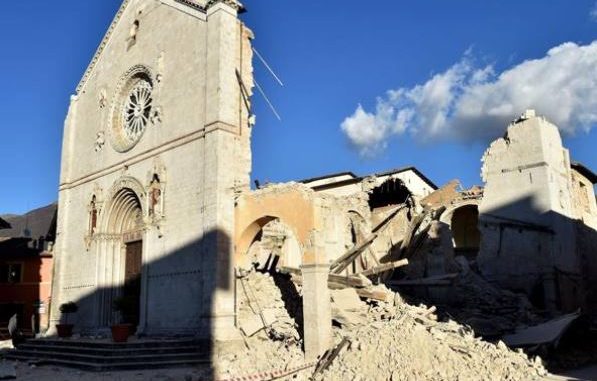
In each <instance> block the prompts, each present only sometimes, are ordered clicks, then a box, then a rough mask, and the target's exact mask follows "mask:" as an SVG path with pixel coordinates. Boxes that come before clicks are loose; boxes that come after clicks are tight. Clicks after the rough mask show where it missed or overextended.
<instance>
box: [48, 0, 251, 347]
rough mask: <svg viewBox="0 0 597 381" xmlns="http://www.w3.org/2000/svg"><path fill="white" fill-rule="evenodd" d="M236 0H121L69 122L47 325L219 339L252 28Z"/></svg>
mask: <svg viewBox="0 0 597 381" xmlns="http://www.w3.org/2000/svg"><path fill="white" fill-rule="evenodd" d="M240 11H242V5H241V4H240V3H238V2H237V1H235V0H209V1H207V0H203V1H202V0H125V1H124V2H123V4H122V6H121V8H120V9H119V11H118V13H117V15H116V17H115V19H114V21H113V23H112V25H111V26H110V28H109V30H108V32H107V34H106V36H105V37H104V39H103V41H102V42H101V45H100V47H99V49H98V51H97V53H96V54H95V56H94V58H93V60H92V62H91V64H90V65H89V67H88V69H87V71H86V72H85V74H84V76H83V78H82V80H81V82H80V84H79V86H78V87H77V90H76V93H75V95H73V96H72V98H71V103H70V108H69V111H68V115H67V118H66V121H65V128H64V140H63V149H62V168H61V178H60V192H59V215H58V225H57V242H56V248H55V253H56V255H55V257H56V258H55V277H54V284H53V301H52V311H51V320H52V322H51V324H50V326H51V327H52V328H53V327H54V325H55V324H56V323H58V322H59V321H60V319H61V318H62V317H61V314H60V312H59V306H60V304H62V303H64V302H68V301H75V302H77V303H78V304H79V312H78V313H77V318H76V322H75V325H76V327H77V329H79V330H81V332H98V331H103V330H106V329H107V328H109V327H110V325H112V324H114V323H116V322H117V320H118V316H119V315H118V314H117V313H116V312H115V311H114V310H113V308H112V306H113V302H114V300H115V299H117V298H121V297H124V298H125V299H126V300H127V301H128V302H129V306H130V305H132V306H133V310H134V313H133V314H132V316H129V318H131V319H132V320H133V322H134V323H135V324H136V325H137V332H138V333H142V334H147V335H160V334H168V335H169V334H193V335H201V336H204V337H208V336H209V337H212V338H215V339H218V338H221V339H225V338H226V335H227V334H229V332H231V331H233V330H231V329H230V328H231V327H233V326H234V324H235V315H234V303H235V302H234V274H233V266H232V265H231V263H232V251H233V244H232V242H231V239H232V237H234V198H235V194H237V193H239V192H242V191H244V190H247V189H249V174H250V170H251V152H250V137H251V127H252V126H251V120H252V117H251V112H250V95H251V89H252V86H253V80H252V66H251V59H252V50H251V42H250V41H251V39H252V33H251V31H250V30H249V29H247V28H246V27H245V26H244V25H243V24H242V22H241V21H240V20H239V19H238V17H237V14H238V13H239V12H240Z"/></svg>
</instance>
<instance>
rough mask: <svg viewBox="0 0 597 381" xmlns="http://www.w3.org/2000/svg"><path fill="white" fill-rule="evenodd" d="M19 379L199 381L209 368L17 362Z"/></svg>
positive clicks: (51, 380) (20, 380)
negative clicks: (109, 368) (96, 368)
mask: <svg viewBox="0 0 597 381" xmlns="http://www.w3.org/2000/svg"><path fill="white" fill-rule="evenodd" d="M16 373H17V381H39V380H44V381H79V380H85V381H191V380H192V381H197V380H205V381H207V380H208V378H206V376H205V375H206V374H207V369H200V368H178V369H152V370H146V371H123V372H101V373H97V372H84V371H79V370H76V369H68V368H61V367H57V366H51V365H48V366H40V367H32V366H29V365H27V364H25V363H18V362H17V363H16Z"/></svg>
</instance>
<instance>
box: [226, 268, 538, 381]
mask: <svg viewBox="0 0 597 381" xmlns="http://www.w3.org/2000/svg"><path fill="white" fill-rule="evenodd" d="M288 279H290V277H289V276H288V275H284V274H268V273H260V272H257V271H253V272H249V273H245V274H243V276H242V277H241V279H240V281H241V282H242V286H240V287H241V288H242V290H241V292H240V295H241V298H240V300H239V311H238V313H239V321H240V324H241V326H243V324H244V322H245V321H246V320H250V321H255V318H256V317H259V318H260V317H261V315H264V316H266V315H267V316H269V317H266V318H264V319H263V320H262V321H261V328H260V330H258V331H257V332H256V333H255V334H254V335H252V336H248V337H244V340H245V347H244V348H242V349H239V350H238V351H237V352H236V353H227V354H222V355H221V357H220V361H223V362H221V364H222V367H221V369H222V370H221V372H220V373H218V379H226V378H232V377H241V376H250V375H252V374H257V373H260V372H265V371H272V370H284V369H290V368H294V367H298V366H300V365H302V364H304V363H305V359H304V355H303V352H302V340H301V336H300V327H299V325H298V324H297V323H296V322H297V321H299V319H298V317H297V320H295V319H294V318H293V317H291V314H290V313H289V312H288V309H287V308H289V309H290V311H291V313H292V315H293V316H295V317H296V316H300V314H297V311H296V308H297V306H300V305H301V300H300V287H294V285H292V283H290V286H292V287H293V289H294V291H292V292H289V291H288V290H286V287H288V286H289V284H288V283H286V282H287V281H288ZM279 285H281V286H282V289H284V292H282V291H281V288H280V287H279ZM376 288H377V289H378V291H383V292H385V293H387V294H392V295H393V298H392V299H391V300H390V301H388V302H381V301H377V300H367V299H364V298H359V297H358V295H357V294H356V291H355V289H352V288H347V289H343V290H331V298H332V311H333V314H332V316H333V320H334V321H335V322H336V324H335V327H334V337H335V346H334V348H332V349H331V350H330V351H329V352H328V353H327V354H326V355H325V356H324V357H323V358H322V360H321V361H320V363H319V364H318V366H317V367H311V368H309V369H307V370H303V371H301V372H299V373H295V374H292V375H289V376H287V377H286V378H281V379H286V380H290V379H293V380H308V379H310V377H314V378H315V379H316V380H334V381H335V380H338V381H340V380H380V381H381V380H479V379H488V380H489V379H491V380H525V381H526V380H539V379H542V377H544V376H545V375H547V371H546V370H545V368H544V367H543V364H542V361H541V360H540V359H539V358H535V359H529V358H528V357H527V355H525V354H524V353H522V352H515V351H512V350H510V349H508V347H507V346H506V345H505V344H503V343H502V342H498V343H497V344H492V343H489V342H485V341H483V340H482V339H479V338H476V337H475V333H474V331H473V330H472V329H471V328H470V327H468V326H463V325H460V324H458V323H456V322H455V321H453V320H449V321H447V322H439V321H438V317H437V315H436V309H435V307H431V308H429V307H427V306H425V305H419V306H412V305H409V304H406V303H404V302H403V301H402V298H401V297H400V295H399V294H397V293H393V292H391V291H390V290H388V289H386V288H385V287H384V286H381V285H380V286H376ZM382 289H385V290H382ZM295 292H296V293H295ZM264 311H268V312H267V314H266V313H265V312H264ZM270 318H271V320H270ZM334 349H336V351H334ZM314 372H316V374H315V375H313V373H314Z"/></svg>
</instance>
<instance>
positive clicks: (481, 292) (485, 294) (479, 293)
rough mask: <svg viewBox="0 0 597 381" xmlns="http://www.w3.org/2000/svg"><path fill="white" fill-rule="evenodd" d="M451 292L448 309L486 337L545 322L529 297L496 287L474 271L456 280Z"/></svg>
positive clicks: (446, 309) (463, 274)
mask: <svg viewBox="0 0 597 381" xmlns="http://www.w3.org/2000/svg"><path fill="white" fill-rule="evenodd" d="M451 294H452V295H451V297H450V298H449V301H450V303H449V304H447V305H446V306H445V311H447V312H448V313H449V314H450V315H451V316H453V317H454V318H455V319H456V320H457V321H459V322H460V323H462V324H467V325H469V326H471V327H473V329H474V330H475V332H476V333H477V334H478V335H481V336H484V337H493V336H501V335H503V334H505V333H510V332H512V331H514V330H515V329H516V327H518V326H520V325H535V324H539V323H540V322H542V321H543V319H542V318H541V317H540V316H539V315H538V314H537V313H536V311H535V308H534V307H533V306H532V304H531V303H530V302H529V300H528V298H527V297H526V296H524V295H521V294H515V293H513V292H510V291H508V290H504V289H502V288H498V287H495V286H493V285H492V284H490V283H489V282H487V281H486V280H485V279H484V278H482V277H481V276H479V275H478V274H476V273H475V272H473V271H469V272H466V273H460V274H459V276H458V277H457V278H455V279H454V283H453V288H452V290H451Z"/></svg>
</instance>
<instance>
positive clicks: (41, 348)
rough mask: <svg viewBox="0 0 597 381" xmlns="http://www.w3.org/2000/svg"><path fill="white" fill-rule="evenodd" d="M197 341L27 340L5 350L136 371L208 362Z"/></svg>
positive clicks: (15, 356) (40, 360) (13, 356)
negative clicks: (9, 349) (16, 346)
mask: <svg viewBox="0 0 597 381" xmlns="http://www.w3.org/2000/svg"><path fill="white" fill-rule="evenodd" d="M205 343H206V342H205V341H198V340H160V341H158V340H155V341H153V340H148V341H133V342H128V343H110V342H106V341H90V340H49V339H38V340H28V341H26V342H25V343H23V344H22V345H20V346H19V348H18V349H14V350H11V351H8V352H5V357H6V358H7V359H10V360H19V361H27V362H32V363H36V364H38V365H45V364H48V365H50V364H51V365H58V366H65V367H73V368H79V369H86V370H92V371H106V370H135V369H147V368H166V367H180V366H192V365H198V364H209V350H208V349H209V347H208V346H207V345H205Z"/></svg>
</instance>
